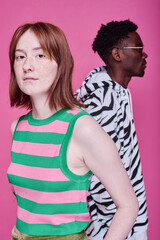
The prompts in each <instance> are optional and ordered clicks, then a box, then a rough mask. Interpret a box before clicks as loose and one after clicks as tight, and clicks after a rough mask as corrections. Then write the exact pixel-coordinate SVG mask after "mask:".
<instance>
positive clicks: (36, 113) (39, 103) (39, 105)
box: [31, 98, 60, 119]
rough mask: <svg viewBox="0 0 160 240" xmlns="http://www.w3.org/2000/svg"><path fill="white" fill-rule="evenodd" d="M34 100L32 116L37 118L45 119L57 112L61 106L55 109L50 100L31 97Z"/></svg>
mask: <svg viewBox="0 0 160 240" xmlns="http://www.w3.org/2000/svg"><path fill="white" fill-rule="evenodd" d="M31 102H32V116H33V118H35V119H45V118H48V117H50V116H52V115H53V114H54V113H56V112H57V111H58V110H60V108H57V109H55V108H54V107H53V108H51V107H50V105H49V101H48V100H45V101H44V100H43V98H40V99H31Z"/></svg>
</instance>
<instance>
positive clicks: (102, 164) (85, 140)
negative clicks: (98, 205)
mask: <svg viewBox="0 0 160 240" xmlns="http://www.w3.org/2000/svg"><path fill="white" fill-rule="evenodd" d="M73 138H74V141H75V142H76V145H77V146H78V151H79V153H80V154H81V157H82V159H83V161H84V163H85V164H86V166H87V167H88V169H90V170H91V171H92V172H93V173H94V174H95V175H96V176H97V177H98V178H99V179H100V181H101V182H102V184H103V185H104V187H105V188H106V189H107V191H108V193H109V194H110V196H111V198H112V199H113V201H114V203H115V205H116V207H117V211H116V213H115V215H114V217H113V220H112V223H111V225H110V228H109V231H108V233H107V235H106V237H105V240H124V239H125V238H126V236H127V235H128V233H129V232H130V230H131V228H132V226H133V224H134V222H135V220H136V217H137V214H138V210H139V207H138V201H137V198H136V195H135V193H134V190H133V188H132V185H131V182H130V180H129V177H128V175H127V172H126V170H125V168H124V166H123V164H122V161H121V159H120V157H119V154H118V151H117V148H116V146H115V144H114V142H113V140H112V139H111V137H110V136H109V135H108V134H107V133H106V132H105V131H104V130H103V129H102V128H101V127H100V125H99V124H98V123H97V122H96V121H95V120H94V119H93V118H92V117H90V116H83V117H81V118H79V119H78V121H77V122H76V125H75V128H74V132H73Z"/></svg>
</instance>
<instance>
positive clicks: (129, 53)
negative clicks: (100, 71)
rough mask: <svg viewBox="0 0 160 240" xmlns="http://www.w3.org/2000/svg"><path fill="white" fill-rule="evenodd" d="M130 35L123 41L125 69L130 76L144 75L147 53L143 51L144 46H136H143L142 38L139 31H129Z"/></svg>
mask: <svg viewBox="0 0 160 240" xmlns="http://www.w3.org/2000/svg"><path fill="white" fill-rule="evenodd" d="M128 37H129V38H127V39H125V40H123V41H122V43H121V51H122V62H121V63H122V68H123V71H125V73H126V75H127V76H129V77H132V76H139V77H143V75H144V70H145V68H146V58H147V54H146V53H145V52H144V51H143V48H134V47H143V43H142V40H141V38H140V36H139V35H138V33H137V32H131V33H129V34H128ZM132 47H133V48H132Z"/></svg>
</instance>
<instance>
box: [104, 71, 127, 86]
mask: <svg viewBox="0 0 160 240" xmlns="http://www.w3.org/2000/svg"><path fill="white" fill-rule="evenodd" d="M107 73H108V75H109V76H110V78H111V79H112V81H115V82H117V83H118V84H120V85H121V86H122V87H124V88H127V86H128V83H129V82H130V80H131V77H129V76H126V74H124V73H123V72H122V71H114V70H113V69H111V68H108V67H107Z"/></svg>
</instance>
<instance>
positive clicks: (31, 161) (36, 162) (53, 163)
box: [11, 151, 60, 168]
mask: <svg viewBox="0 0 160 240" xmlns="http://www.w3.org/2000/svg"><path fill="white" fill-rule="evenodd" d="M11 158H12V162H13V163H19V164H23V165H25V166H31V167H43V168H59V167H60V162H59V161H58V159H59V156H56V157H43V156H34V155H28V154H23V153H16V152H12V151H11Z"/></svg>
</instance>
